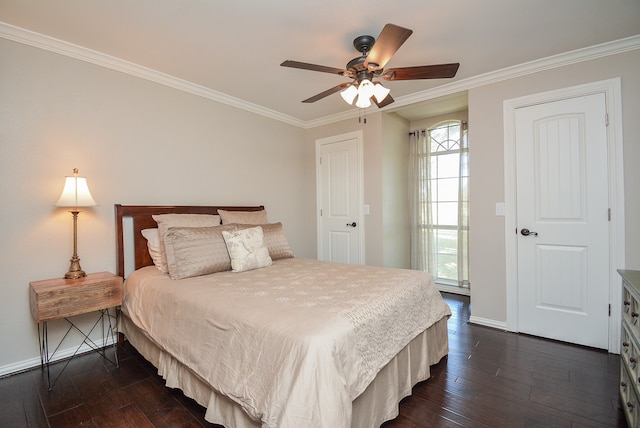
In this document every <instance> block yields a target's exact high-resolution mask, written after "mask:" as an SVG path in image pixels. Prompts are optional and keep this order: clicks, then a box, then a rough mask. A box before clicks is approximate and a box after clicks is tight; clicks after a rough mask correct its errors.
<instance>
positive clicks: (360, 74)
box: [280, 24, 460, 108]
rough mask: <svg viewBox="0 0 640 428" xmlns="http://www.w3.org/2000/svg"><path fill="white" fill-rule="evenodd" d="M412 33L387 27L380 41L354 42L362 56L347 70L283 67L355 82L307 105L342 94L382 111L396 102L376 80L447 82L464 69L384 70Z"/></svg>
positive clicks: (358, 39) (363, 38)
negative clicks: (373, 105) (442, 80)
mask: <svg viewBox="0 0 640 428" xmlns="http://www.w3.org/2000/svg"><path fill="white" fill-rule="evenodd" d="M412 33H413V31H412V30H409V29H408V28H403V27H399V26H397V25H394V24H386V25H385V26H384V28H383V29H382V32H381V33H380V35H379V36H378V40H376V39H375V38H373V37H372V36H358V37H356V38H355V39H354V40H353V46H354V47H355V48H356V50H357V51H359V52H360V53H362V55H361V56H359V57H357V58H354V59H352V60H351V61H349V62H348V63H347V66H346V68H345V69H341V68H334V67H326V66H323V65H316V64H309V63H306V62H299V61H291V60H287V61H284V62H283V63H282V64H280V65H281V66H283V67H291V68H300V69H303V70H311V71H320V72H322V73H332V74H339V75H341V76H346V77H348V78H351V79H353V80H352V81H351V82H345V83H341V84H339V85H337V86H334V87H333V88H331V89H327V90H326V91H324V92H320V93H319V94H317V95H314V96H312V97H310V98H307V99H306V100H303V101H302V102H303V103H313V102H316V101H318V100H321V99H323V98H325V97H327V96H329V95H331V94H334V93H336V92H338V91H342V92H341V93H340V95H342V98H343V99H344V100H345V101H346V102H347V103H348V104H353V101H354V100H355V101H356V106H357V107H360V108H367V107H369V106H370V105H371V100H373V102H374V103H375V104H376V105H377V106H378V107H380V108H382V107H384V106H386V105H389V104H391V103H392V102H393V101H394V100H393V98H392V97H391V95H390V94H389V89H387V88H385V87H384V86H382V84H381V83H380V82H377V81H374V80H373V79H374V78H376V77H377V78H382V79H384V80H388V81H394V80H417V79H446V78H451V77H454V76H455V75H456V72H457V71H458V67H460V64H459V63H451V64H436V65H419V66H415V67H400V68H389V69H387V70H385V69H384V66H385V65H386V64H387V62H388V61H389V60H390V59H391V57H392V56H393V54H395V53H396V51H397V50H398V49H399V48H400V46H402V44H403V43H404V42H405V41H406V40H407V39H408V38H409V36H411V34H412Z"/></svg>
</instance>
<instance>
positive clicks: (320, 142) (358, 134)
mask: <svg viewBox="0 0 640 428" xmlns="http://www.w3.org/2000/svg"><path fill="white" fill-rule="evenodd" d="M351 139H355V140H356V141H357V148H358V155H357V156H358V172H357V174H356V176H357V178H358V190H357V192H358V194H357V195H356V199H357V201H356V202H357V206H358V219H357V222H358V224H359V225H360V233H359V234H358V247H359V250H358V258H359V260H358V263H359V264H364V263H365V248H364V243H365V239H364V233H365V227H364V226H365V224H364V212H363V207H364V155H363V147H364V132H363V131H362V130H358V131H354V132H348V133H346V134H340V135H334V136H331V137H326V138H320V139H317V140H316V225H317V227H316V241H317V247H316V251H317V257H318V258H320V256H321V254H322V216H321V209H322V190H321V189H322V177H321V175H320V174H321V168H320V149H321V147H322V146H324V145H326V144H332V143H338V142H340V141H344V140H351Z"/></svg>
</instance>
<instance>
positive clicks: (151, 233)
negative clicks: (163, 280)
mask: <svg viewBox="0 0 640 428" xmlns="http://www.w3.org/2000/svg"><path fill="white" fill-rule="evenodd" d="M141 233H142V236H144V239H146V240H147V249H148V250H149V255H150V256H151V260H153V264H154V265H155V266H156V267H157V268H158V269H159V270H160V272H164V273H167V271H168V269H167V266H166V265H163V264H162V254H161V251H160V234H159V233H158V229H157V228H153V229H143V230H142V231H141Z"/></svg>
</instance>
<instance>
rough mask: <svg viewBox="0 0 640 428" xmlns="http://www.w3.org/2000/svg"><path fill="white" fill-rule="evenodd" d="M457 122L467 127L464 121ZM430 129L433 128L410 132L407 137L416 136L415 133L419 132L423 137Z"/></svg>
mask: <svg viewBox="0 0 640 428" xmlns="http://www.w3.org/2000/svg"><path fill="white" fill-rule="evenodd" d="M458 122H460V123H461V124H462V126H467V121H466V120H460V121H458ZM441 123H442V122H441ZM431 129H433V128H429V129H420V130H415V131H411V132H409V135H411V136H413V135H416V132H420V133H421V134H422V135H424V134H425V133H426V132H427V131H429V130H431Z"/></svg>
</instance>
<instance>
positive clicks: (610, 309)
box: [609, 303, 611, 316]
mask: <svg viewBox="0 0 640 428" xmlns="http://www.w3.org/2000/svg"><path fill="white" fill-rule="evenodd" d="M609 316H611V303H609Z"/></svg>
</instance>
